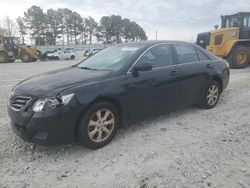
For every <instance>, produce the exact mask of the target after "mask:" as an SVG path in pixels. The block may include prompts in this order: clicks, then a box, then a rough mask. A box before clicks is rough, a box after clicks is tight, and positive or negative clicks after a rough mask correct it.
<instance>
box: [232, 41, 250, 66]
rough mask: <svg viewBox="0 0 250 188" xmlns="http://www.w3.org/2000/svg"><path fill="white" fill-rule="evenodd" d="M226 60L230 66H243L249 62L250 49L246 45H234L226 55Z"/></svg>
mask: <svg viewBox="0 0 250 188" xmlns="http://www.w3.org/2000/svg"><path fill="white" fill-rule="evenodd" d="M227 60H228V62H229V64H230V66H231V67H232V68H235V69H242V68H245V67H246V66H248V64H249V62H250V50H249V48H247V47H246V46H241V45H239V46H236V47H235V48H234V49H233V50H232V52H231V53H230V55H229V56H228V58H227Z"/></svg>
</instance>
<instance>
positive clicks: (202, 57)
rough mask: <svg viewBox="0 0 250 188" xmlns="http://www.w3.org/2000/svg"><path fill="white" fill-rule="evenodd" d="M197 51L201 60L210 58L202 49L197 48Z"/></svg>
mask: <svg viewBox="0 0 250 188" xmlns="http://www.w3.org/2000/svg"><path fill="white" fill-rule="evenodd" d="M197 53H198V56H199V59H200V61H205V60H209V58H208V57H207V55H206V54H204V53H203V52H201V51H200V50H198V49H197Z"/></svg>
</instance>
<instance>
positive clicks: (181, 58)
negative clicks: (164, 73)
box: [174, 44, 198, 63]
mask: <svg viewBox="0 0 250 188" xmlns="http://www.w3.org/2000/svg"><path fill="white" fill-rule="evenodd" d="M174 48H175V50H176V55H177V57H176V58H177V62H178V63H188V62H194V61H198V56H197V53H196V50H195V48H194V47H193V46H192V45H189V44H174Z"/></svg>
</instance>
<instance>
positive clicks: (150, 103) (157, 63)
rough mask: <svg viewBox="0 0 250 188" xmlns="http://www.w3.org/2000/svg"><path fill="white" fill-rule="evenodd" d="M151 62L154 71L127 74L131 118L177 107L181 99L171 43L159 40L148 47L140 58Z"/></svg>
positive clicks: (139, 117)
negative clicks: (136, 75) (162, 42)
mask: <svg viewBox="0 0 250 188" xmlns="http://www.w3.org/2000/svg"><path fill="white" fill-rule="evenodd" d="M144 62H147V63H150V64H151V65H152V67H153V69H152V70H151V71H144V72H139V76H138V77H135V76H133V75H132V74H131V72H129V73H128V74H127V77H126V79H127V87H128V89H127V91H128V92H127V95H126V96H127V99H128V107H129V113H130V119H131V120H135V119H140V120H141V119H145V118H147V117H149V116H152V115H155V114H161V113H163V112H164V111H168V110H171V109H173V108H175V107H176V106H177V104H178V101H179V94H180V83H179V79H178V77H179V73H180V72H179V69H178V67H177V65H175V64H174V61H173V55H172V51H171V47H170V45H168V44H158V45H156V46H154V47H151V48H150V49H148V51H146V52H145V53H144V54H143V55H142V56H141V57H140V58H139V60H138V61H137V62H136V64H140V63H144Z"/></svg>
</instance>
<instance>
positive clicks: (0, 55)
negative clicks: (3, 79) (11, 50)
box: [0, 52, 9, 63]
mask: <svg viewBox="0 0 250 188" xmlns="http://www.w3.org/2000/svg"><path fill="white" fill-rule="evenodd" d="M7 62H9V57H8V54H6V53H5V52H0V63H7Z"/></svg>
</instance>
